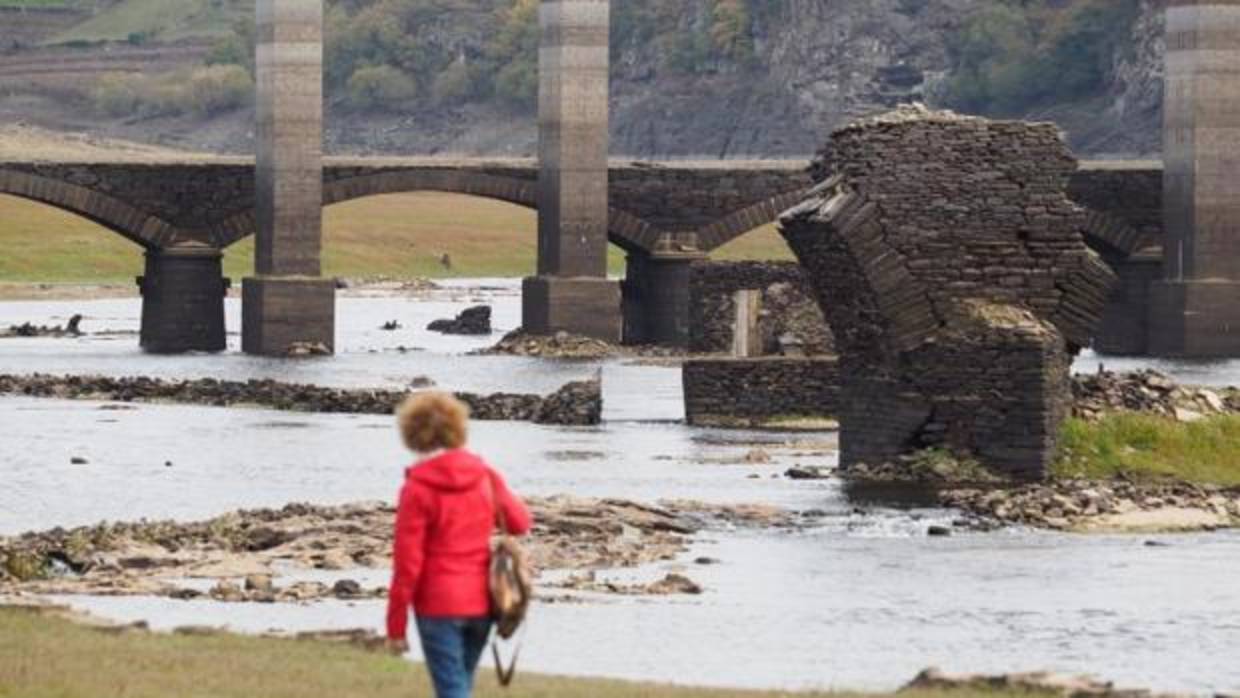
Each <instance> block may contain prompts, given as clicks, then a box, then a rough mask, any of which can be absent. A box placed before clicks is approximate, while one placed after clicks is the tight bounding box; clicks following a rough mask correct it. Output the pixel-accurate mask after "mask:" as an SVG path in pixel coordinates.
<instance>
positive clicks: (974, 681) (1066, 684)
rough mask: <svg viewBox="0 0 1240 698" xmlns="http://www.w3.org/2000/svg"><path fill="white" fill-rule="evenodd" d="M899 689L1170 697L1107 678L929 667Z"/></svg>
mask: <svg viewBox="0 0 1240 698" xmlns="http://www.w3.org/2000/svg"><path fill="white" fill-rule="evenodd" d="M901 690H902V691H943V692H957V691H961V692H977V693H991V692H995V691H1002V692H1024V693H1028V694H1030V695H1041V696H1060V697H1061V698H1172V696H1174V694H1166V693H1164V694H1157V693H1153V692H1151V691H1148V690H1144V689H1130V688H1119V687H1117V686H1116V685H1115V684H1114V683H1111V682H1110V681H1099V680H1097V679H1093V678H1089V677H1087V676H1060V675H1056V674H1051V673H1048V672H1029V673H1017V674H997V675H983V674H957V675H952V674H946V673H944V672H943V671H942V670H940V669H938V668H935V667H931V668H929V669H926V670H924V671H922V672H921V673H920V674H918V675H917V676H916V677H915V678H914V679H913V680H912V681H910V682H909V683H908V684H906V685H905V686H904V688H903V689H901Z"/></svg>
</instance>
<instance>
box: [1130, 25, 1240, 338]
mask: <svg viewBox="0 0 1240 698" xmlns="http://www.w3.org/2000/svg"><path fill="white" fill-rule="evenodd" d="M1166 61H1167V71H1166V72H1167V77H1166V90H1165V92H1166V97H1165V106H1164V112H1165V113H1164V120H1165V122H1164V129H1163V159H1164V161H1165V168H1166V169H1165V177H1164V188H1165V192H1164V194H1165V203H1164V207H1165V208H1164V224H1165V227H1166V243H1165V245H1164V257H1165V264H1164V269H1165V279H1164V280H1163V281H1161V282H1159V283H1157V284H1155V285H1154V286H1153V288H1152V289H1151V304H1150V312H1151V316H1150V349H1151V351H1152V353H1154V354H1156V355H1163V356H1186V357H1217V356H1240V2H1237V1H1236V0H1169V2H1168V5H1167V59H1166Z"/></svg>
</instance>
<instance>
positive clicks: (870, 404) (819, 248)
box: [781, 107, 1115, 477]
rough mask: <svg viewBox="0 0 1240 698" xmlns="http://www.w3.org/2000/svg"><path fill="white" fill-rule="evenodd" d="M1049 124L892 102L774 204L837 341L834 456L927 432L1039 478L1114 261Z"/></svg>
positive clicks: (893, 448) (906, 447) (851, 130)
mask: <svg viewBox="0 0 1240 698" xmlns="http://www.w3.org/2000/svg"><path fill="white" fill-rule="evenodd" d="M1075 169H1076V163H1075V161H1074V159H1073V158H1072V156H1071V155H1070V153H1069V152H1068V149H1067V147H1066V146H1065V145H1064V143H1063V141H1062V139H1061V137H1060V134H1059V132H1058V130H1057V129H1056V128H1055V127H1054V126H1053V125H1049V124H1028V123H1019V122H996V121H988V120H985V119H980V118H971V117H961V116H957V115H955V114H951V113H948V112H930V111H926V110H925V109H924V108H918V107H909V108H902V109H900V110H897V111H896V112H893V113H891V114H887V115H883V116H880V117H875V118H871V119H865V120H862V121H859V122H856V123H854V124H851V125H849V126H846V127H844V128H842V129H840V130H838V131H837V132H835V133H834V134H833V136H832V138H831V140H830V142H829V143H828V144H827V146H826V147H825V148H824V150H823V151H822V152H821V153H820V154H819V156H818V158H817V159H816V160H815V162H814V164H813V167H812V171H813V173H814V177H815V179H816V180H817V181H819V182H820V184H819V185H818V186H817V187H816V188H815V189H814V190H813V192H812V193H811V195H810V196H809V197H808V198H807V200H806V201H805V202H804V203H802V204H801V205H799V206H797V207H795V208H793V209H792V210H790V211H788V212H787V213H785V214H784V216H783V217H782V218H781V227H782V232H783V234H784V236H785V238H786V239H787V240H788V243H789V245H791V247H792V248H793V250H794V252H795V253H796V254H797V257H798V259H799V260H800V262H801V264H802V265H803V266H804V267H805V268H806V271H807V273H808V275H809V278H810V279H811V281H812V283H813V284H814V287H815V289H816V291H817V296H818V300H819V303H820V305H821V306H822V309H823V312H824V314H825V316H826V317H827V319H828V321H829V322H830V324H831V327H832V329H833V331H834V334H835V340H836V347H837V349H838V350H839V352H840V355H841V375H842V376H843V386H842V390H843V398H842V405H843V407H842V409H841V450H842V453H841V459H842V462H843V463H844V465H845V466H848V465H850V464H857V463H875V462H881V461H887V460H890V459H892V458H894V457H895V456H898V455H900V454H902V453H906V452H909V451H911V450H916V449H918V448H923V447H927V446H940V447H943V448H947V449H949V450H952V451H955V452H958V453H961V454H968V455H971V456H975V457H978V458H981V459H982V460H983V462H986V463H988V464H989V465H991V466H993V467H995V468H996V469H999V470H1002V471H1004V472H1007V473H1010V474H1013V475H1016V476H1021V477H1033V476H1037V475H1040V474H1042V473H1044V472H1045V469H1046V468H1047V467H1048V466H1049V465H1050V463H1051V460H1052V458H1053V457H1054V452H1055V446H1056V443H1057V438H1058V430H1059V428H1060V422H1061V421H1062V418H1063V416H1064V415H1065V410H1064V405H1065V404H1066V399H1067V394H1066V390H1067V378H1068V369H1069V366H1070V363H1071V356H1072V355H1073V354H1074V353H1075V352H1076V351H1077V350H1078V349H1079V348H1080V347H1083V346H1086V345H1088V344H1089V342H1090V339H1091V337H1092V333H1093V331H1094V327H1095V325H1096V324H1097V322H1098V320H1099V318H1100V317H1101V314H1102V310H1103V308H1104V306H1105V305H1106V302H1107V299H1108V296H1109V294H1110V291H1111V287H1112V284H1113V283H1114V280H1115V279H1114V275H1113V274H1112V273H1111V271H1110V270H1109V269H1108V268H1107V267H1106V265H1105V264H1104V263H1103V262H1102V260H1101V259H1100V258H1099V257H1098V256H1097V255H1096V254H1095V253H1094V252H1092V251H1091V250H1090V249H1089V248H1088V247H1087V246H1086V244H1085V241H1084V238H1083V235H1082V230H1083V229H1084V226H1085V221H1086V212H1085V210H1084V209H1082V208H1080V207H1079V206H1077V205H1076V204H1074V203H1073V202H1072V201H1071V200H1070V199H1069V198H1068V197H1067V195H1066V193H1065V188H1066V185H1067V181H1068V178H1069V176H1070V175H1071V174H1072V172H1073V171H1074V170H1075Z"/></svg>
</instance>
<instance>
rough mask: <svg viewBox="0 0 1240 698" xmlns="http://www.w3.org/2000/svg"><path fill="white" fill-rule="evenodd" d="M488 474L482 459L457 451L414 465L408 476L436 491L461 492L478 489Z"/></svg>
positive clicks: (466, 452)
mask: <svg viewBox="0 0 1240 698" xmlns="http://www.w3.org/2000/svg"><path fill="white" fill-rule="evenodd" d="M488 474H489V470H488V469H487V466H486V464H485V463H483V462H482V459H481V458H479V457H478V456H476V455H474V454H472V453H470V452H469V451H465V450H461V449H457V450H455V451H448V452H447V453H441V454H440V455H438V456H435V457H434V458H431V459H429V460H425V461H422V462H421V463H418V464H416V465H414V466H413V467H411V468H409V470H408V472H407V474H406V476H407V477H408V478H409V479H410V480H416V481H417V482H419V483H422V484H424V485H426V486H428V487H432V488H434V489H436V490H441V491H444V492H460V491H463V490H471V489H473V488H475V487H477V486H478V483H480V482H481V481H482V480H483V479H484V478H486V477H487V475H488Z"/></svg>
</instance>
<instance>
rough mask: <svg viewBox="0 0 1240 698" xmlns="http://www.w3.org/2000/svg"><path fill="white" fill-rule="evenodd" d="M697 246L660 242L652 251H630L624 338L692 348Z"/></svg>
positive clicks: (699, 253) (700, 255) (699, 258)
mask: <svg viewBox="0 0 1240 698" xmlns="http://www.w3.org/2000/svg"><path fill="white" fill-rule="evenodd" d="M706 258H707V256H706V254H705V253H704V252H702V251H700V250H697V249H684V248H681V249H678V248H674V247H672V246H670V245H660V246H659V247H657V248H656V249H655V251H654V252H653V253H650V254H646V253H643V252H631V253H629V256H628V264H627V267H628V272H627V274H625V280H624V341H625V343H627V344H657V345H659V346H670V347H679V348H683V349H687V348H689V339H690V325H691V318H690V301H691V297H690V295H691V294H690V289H691V282H692V278H693V264H694V263H695V262H699V261H702V260H705V259H706Z"/></svg>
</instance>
